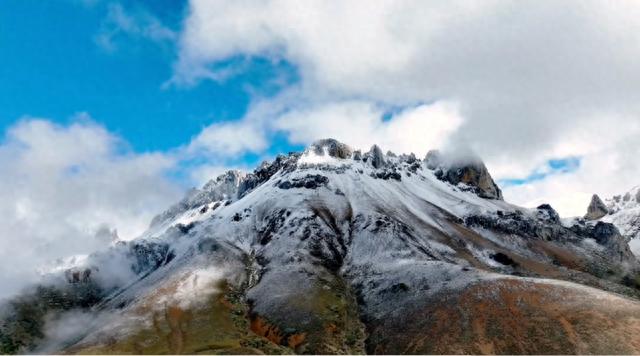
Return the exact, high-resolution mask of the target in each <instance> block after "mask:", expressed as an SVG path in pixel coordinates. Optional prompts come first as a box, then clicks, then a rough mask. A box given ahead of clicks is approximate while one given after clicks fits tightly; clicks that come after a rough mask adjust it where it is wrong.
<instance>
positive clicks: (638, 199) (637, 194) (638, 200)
mask: <svg viewBox="0 0 640 356" xmlns="http://www.w3.org/2000/svg"><path fill="white" fill-rule="evenodd" d="M636 202H638V203H640V189H638V192H637V193H636Z"/></svg>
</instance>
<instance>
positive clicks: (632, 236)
mask: <svg viewBox="0 0 640 356" xmlns="http://www.w3.org/2000/svg"><path fill="white" fill-rule="evenodd" d="M605 204H606V206H607V211H608V214H607V215H605V216H604V217H602V219H601V220H602V221H605V222H609V223H612V224H614V225H615V226H616V227H618V229H620V233H621V234H622V236H624V237H626V238H627V239H629V245H630V246H631V249H632V251H633V252H634V253H635V254H636V255H637V256H640V187H635V188H633V189H631V190H630V191H628V192H626V193H625V194H622V195H616V196H614V197H612V198H610V199H607V200H606V201H605Z"/></svg>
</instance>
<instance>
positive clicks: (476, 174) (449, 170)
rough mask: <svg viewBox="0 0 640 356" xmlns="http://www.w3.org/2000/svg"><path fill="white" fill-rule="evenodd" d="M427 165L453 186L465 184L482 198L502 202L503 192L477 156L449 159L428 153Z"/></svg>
mask: <svg viewBox="0 0 640 356" xmlns="http://www.w3.org/2000/svg"><path fill="white" fill-rule="evenodd" d="M425 164H426V166H427V168H428V169H431V170H434V174H435V176H436V177H437V178H438V179H440V180H442V181H445V182H449V183H451V184H453V185H458V184H459V183H463V184H465V185H466V186H468V187H470V188H471V189H472V190H473V191H474V193H476V194H477V195H478V196H480V197H482V198H487V199H497V200H502V191H501V190H500V188H499V187H498V185H497V184H496V183H495V182H494V181H493V178H491V175H490V174H489V171H488V170H487V167H486V166H485V165H484V163H483V162H482V161H481V160H480V159H479V158H477V157H475V156H470V157H464V158H460V157H449V156H446V155H443V154H442V153H440V152H439V151H434V150H432V151H429V152H428V153H427V156H426V157H425Z"/></svg>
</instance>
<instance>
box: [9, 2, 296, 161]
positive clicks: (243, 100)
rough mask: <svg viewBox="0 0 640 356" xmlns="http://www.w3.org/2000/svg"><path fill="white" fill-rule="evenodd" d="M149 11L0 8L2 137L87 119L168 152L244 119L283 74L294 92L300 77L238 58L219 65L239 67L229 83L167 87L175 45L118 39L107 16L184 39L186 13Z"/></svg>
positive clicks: (169, 8)
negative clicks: (149, 22) (12, 130)
mask: <svg viewBox="0 0 640 356" xmlns="http://www.w3.org/2000/svg"><path fill="white" fill-rule="evenodd" d="M144 4H145V5H144V6H145V7H142V6H141V5H140V3H139V2H137V3H136V2H127V1H124V2H120V3H108V2H98V1H95V2H92V1H84V2H83V1H79V0H78V1H72V0H61V1H46V2H43V1H38V0H7V1H2V2H0V46H1V48H2V52H3V54H2V55H1V56H0V78H2V83H1V84H0V130H5V129H6V128H7V127H9V126H11V125H13V124H14V123H15V122H16V120H17V119H19V118H20V117H23V116H32V117H43V118H48V119H50V120H53V121H55V122H59V123H62V124H66V123H69V121H70V120H72V119H73V117H74V116H75V115H76V114H77V113H80V112H86V113H88V114H89V115H90V116H91V117H92V118H93V119H94V120H95V121H97V122H99V123H100V124H102V125H104V126H105V127H106V128H107V129H108V130H109V131H110V132H113V133H115V134H117V135H119V136H121V137H123V138H124V139H125V140H126V141H127V142H129V143H130V144H131V146H132V148H133V149H134V150H135V151H138V152H144V151H155V150H168V149H171V148H174V147H177V146H179V145H183V144H186V143H188V142H189V140H190V139H191V137H193V136H194V135H196V134H197V133H198V132H200V131H201V130H202V129H203V128H204V127H205V126H207V125H209V124H211V123H212V122H216V121H224V120H234V119H238V118H241V117H242V116H243V115H244V114H245V112H246V110H247V107H248V105H249V102H250V100H251V96H252V95H261V96H269V95H273V94H275V93H277V92H278V90H279V89H280V87H279V85H278V84H274V82H273V79H274V78H275V77H276V76H282V74H283V73H284V74H285V75H286V78H287V80H288V81H289V83H290V82H293V81H295V68H294V67H293V66H291V65H289V64H288V63H286V62H284V61H278V62H274V61H269V60H264V59H259V58H258V59H250V58H246V57H237V58H234V59H231V60H229V61H227V62H226V63H223V64H218V65H226V66H241V68H242V71H240V72H239V73H238V75H235V76H232V77H230V78H229V79H228V80H225V81H222V82H215V81H201V82H199V83H198V84H196V85H193V86H190V87H184V86H182V87H180V86H176V85H166V84H165V83H167V82H168V81H169V80H170V79H171V77H172V75H173V64H174V62H175V60H176V55H177V49H176V46H177V44H176V41H175V40H164V41H163V40H153V39H149V38H145V37H144V36H142V35H136V34H130V33H126V32H123V31H120V32H118V31H117V30H116V31H113V29H112V28H111V27H112V26H111V27H110V24H109V22H108V21H109V20H108V13H109V7H110V6H116V5H117V6H121V8H122V9H123V10H124V11H126V13H127V14H131V15H132V16H140V15H141V14H142V15H146V14H149V15H151V16H153V17H155V18H157V19H158V20H159V21H160V22H161V23H162V24H163V25H164V26H166V27H167V28H168V29H170V30H172V31H175V33H178V32H179V31H180V26H181V22H182V20H183V17H184V13H185V11H186V10H185V6H186V4H185V3H184V2H183V1H170V0H156V1H149V2H145V3H144ZM110 31H113V32H115V33H114V35H113V36H112V37H111V38H110V46H109V47H107V48H106V47H105V46H104V45H103V44H101V43H100V41H99V38H100V36H101V35H103V34H104V33H109V32H110ZM282 143H284V141H283V142H281V144H280V146H282ZM280 148H281V149H284V150H286V149H288V148H289V147H280Z"/></svg>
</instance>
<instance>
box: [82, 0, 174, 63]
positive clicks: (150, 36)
mask: <svg viewBox="0 0 640 356" xmlns="http://www.w3.org/2000/svg"><path fill="white" fill-rule="evenodd" d="M125 37H128V38H133V39H145V40H150V41H153V42H156V43H166V42H174V41H175V40H176V39H177V33H176V32H174V31H173V30H171V29H170V28H169V27H167V26H165V25H164V24H162V22H161V21H160V20H159V19H158V18H157V17H155V16H153V15H152V14H151V13H149V12H147V11H144V10H140V9H138V10H137V11H135V12H129V11H127V10H126V9H125V8H124V7H123V6H122V5H121V4H120V3H110V4H109V5H108V6H107V15H106V16H105V18H104V20H103V21H102V25H101V27H100V31H99V32H98V33H97V34H96V35H95V36H94V40H95V42H96V44H98V45H99V46H100V47H101V48H102V49H104V50H105V51H108V52H113V51H115V50H117V48H118V44H117V42H118V40H119V39H122V38H125Z"/></svg>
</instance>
